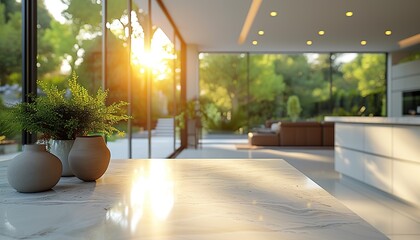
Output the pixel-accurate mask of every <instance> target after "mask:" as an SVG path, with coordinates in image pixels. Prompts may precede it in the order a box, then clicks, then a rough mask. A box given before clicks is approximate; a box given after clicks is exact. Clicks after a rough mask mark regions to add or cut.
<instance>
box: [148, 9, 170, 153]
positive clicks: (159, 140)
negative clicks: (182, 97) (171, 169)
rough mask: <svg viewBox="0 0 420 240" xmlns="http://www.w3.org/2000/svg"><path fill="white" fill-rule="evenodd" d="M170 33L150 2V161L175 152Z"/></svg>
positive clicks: (160, 11)
mask: <svg viewBox="0 0 420 240" xmlns="http://www.w3.org/2000/svg"><path fill="white" fill-rule="evenodd" d="M174 59H175V46H174V30H173V27H172V25H171V24H170V22H169V20H168V19H167V17H166V15H165V14H164V13H163V11H162V9H161V8H160V6H159V5H158V4H157V3H156V1H152V41H151V47H150V54H149V57H148V61H149V62H150V63H149V67H150V72H151V85H152V92H151V94H152V102H151V104H152V116H151V117H152V128H153V131H152V154H151V156H152V158H165V157H168V156H169V155H170V154H172V153H173V152H174V150H175V109H174V101H175V80H174V77H175V75H174V72H175V66H174V63H175V61H174Z"/></svg>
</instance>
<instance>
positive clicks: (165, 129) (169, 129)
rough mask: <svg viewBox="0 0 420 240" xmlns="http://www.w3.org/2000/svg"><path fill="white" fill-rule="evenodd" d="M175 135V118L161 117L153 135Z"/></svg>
mask: <svg viewBox="0 0 420 240" xmlns="http://www.w3.org/2000/svg"><path fill="white" fill-rule="evenodd" d="M173 135H174V119H173V118H159V119H158V121H157V124H156V128H155V133H154V134H153V136H157V137H170V136H173Z"/></svg>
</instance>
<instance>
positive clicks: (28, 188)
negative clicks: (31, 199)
mask: <svg viewBox="0 0 420 240" xmlns="http://www.w3.org/2000/svg"><path fill="white" fill-rule="evenodd" d="M61 170H62V164H61V162H60V159H58V158H57V157H56V156H54V155H53V154H51V153H49V152H47V149H46V145H45V144H30V145H24V146H23V151H22V153H20V154H18V155H17V156H16V157H14V158H13V159H12V161H11V162H10V164H9V166H8V168H7V179H8V181H9V184H10V186H12V187H13V188H14V189H16V190H17V191H18V192H25V193H30V192H42V191H46V190H49V189H51V188H52V187H54V186H55V185H56V184H57V183H58V181H59V180H60V177H61Z"/></svg>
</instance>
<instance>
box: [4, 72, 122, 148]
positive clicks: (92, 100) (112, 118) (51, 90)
mask: <svg viewBox="0 0 420 240" xmlns="http://www.w3.org/2000/svg"><path fill="white" fill-rule="evenodd" d="M38 85H39V86H40V88H41V90H42V91H43V92H44V94H45V95H42V96H39V97H35V98H34V101H33V102H32V103H19V104H17V105H15V106H14V107H13V111H12V116H13V118H14V120H15V121H16V122H17V123H18V124H19V126H20V127H21V129H23V130H26V131H28V132H31V133H41V134H42V138H44V139H57V140H58V139H60V140H66V139H75V138H76V137H77V136H83V135H88V134H104V135H112V134H114V133H117V134H120V135H122V134H124V132H122V131H120V130H118V129H117V128H115V127H114V125H115V124H116V123H118V122H120V121H126V120H128V119H129V118H130V117H129V116H128V115H126V114H124V107H126V106H127V104H128V103H126V102H123V101H121V102H116V103H112V104H110V105H108V106H107V105H106V99H107V96H108V90H102V89H99V90H98V91H97V92H96V94H94V95H90V94H89V91H88V90H87V89H86V88H84V87H83V86H82V85H80V84H79V83H78V82H77V75H76V74H73V76H72V77H71V78H70V79H69V82H68V85H69V93H70V96H67V95H68V94H66V92H67V91H66V90H65V89H64V90H60V89H58V88H57V86H55V85H51V84H48V83H46V82H43V81H38Z"/></svg>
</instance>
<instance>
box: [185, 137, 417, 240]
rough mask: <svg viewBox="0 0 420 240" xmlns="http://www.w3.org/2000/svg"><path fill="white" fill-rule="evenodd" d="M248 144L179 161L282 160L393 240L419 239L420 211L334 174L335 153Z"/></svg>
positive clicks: (204, 149) (226, 145)
mask: <svg viewBox="0 0 420 240" xmlns="http://www.w3.org/2000/svg"><path fill="white" fill-rule="evenodd" d="M245 143H246V140H244V139H241V140H236V141H235V140H232V139H230V140H227V141H220V140H205V141H204V143H203V145H202V146H201V148H199V149H186V150H184V151H183V152H182V153H181V154H180V155H178V157H177V158H254V159H259V158H281V159H284V160H286V161H287V162H289V163H290V164H291V165H293V166H294V167H295V168H297V169H298V170H300V171H301V172H303V173H304V174H305V175H307V176H308V177H310V178H311V179H312V180H313V181H314V182H316V183H317V184H318V185H320V186H321V187H322V188H324V189H325V190H327V191H328V192H329V193H330V194H332V195H333V196H335V197H336V198H337V199H338V200H339V201H341V202H342V203H343V204H344V205H346V206H347V207H348V208H350V209H351V210H352V211H353V212H355V213H356V214H358V215H359V216H360V217H362V218H363V219H365V220H366V221H367V222H368V223H370V224H371V225H372V226H374V227H375V228H377V229H378V230H379V231H381V232H383V233H384V234H386V235H387V236H388V237H389V238H390V239H396V240H414V239H417V240H418V239H420V209H419V208H415V207H412V206H410V205H407V204H405V203H403V202H401V201H398V200H397V199H394V198H392V197H391V196H389V195H387V194H385V193H383V192H381V191H377V190H375V189H373V188H371V187H369V186H367V185H365V184H363V183H360V182H358V181H355V180H353V179H350V178H347V177H343V176H341V175H340V174H338V173H337V172H335V171H334V150H333V149H301V148H280V147H273V148H256V149H246V148H241V147H240V145H238V144H242V145H244V144H245Z"/></svg>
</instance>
